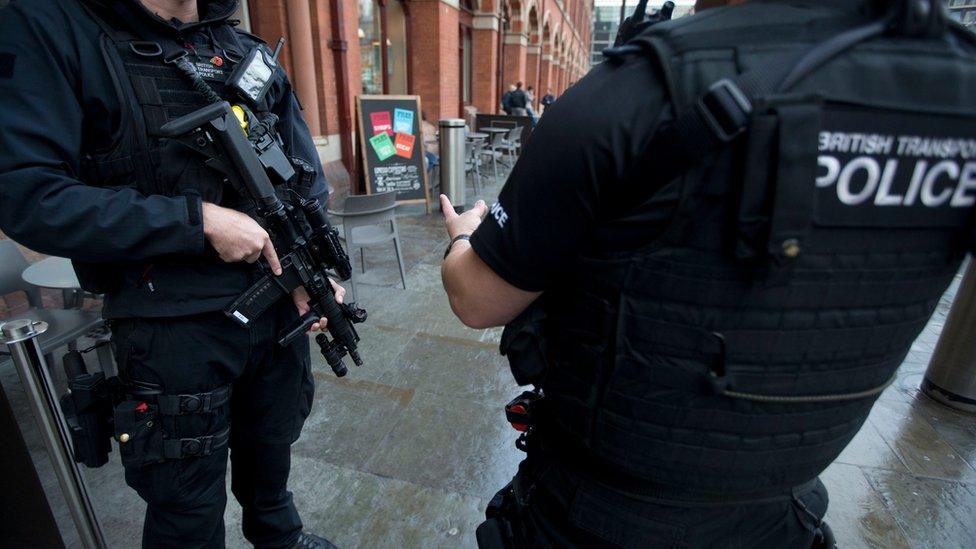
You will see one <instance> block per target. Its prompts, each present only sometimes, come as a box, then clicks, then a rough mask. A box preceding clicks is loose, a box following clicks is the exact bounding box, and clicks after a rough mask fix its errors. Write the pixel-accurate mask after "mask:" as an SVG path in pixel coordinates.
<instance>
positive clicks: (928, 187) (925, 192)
mask: <svg viewBox="0 0 976 549" xmlns="http://www.w3.org/2000/svg"><path fill="white" fill-rule="evenodd" d="M942 174H945V175H947V176H949V178H950V179H956V178H958V177H959V165H958V164H956V163H955V162H951V161H949V160H943V161H942V162H939V163H938V164H936V165H935V166H932V170H931V171H929V173H928V174H926V176H925V180H924V181H922V204H924V205H926V206H928V207H929V208H936V207H938V206H941V205H942V204H944V203H945V201H946V200H949V197H950V196H952V188H951V187H947V188H945V189H943V190H942V192H941V193H939V194H935V192H934V189H933V187H935V183H936V180H937V179H938V178H939V176H940V175H942Z"/></svg>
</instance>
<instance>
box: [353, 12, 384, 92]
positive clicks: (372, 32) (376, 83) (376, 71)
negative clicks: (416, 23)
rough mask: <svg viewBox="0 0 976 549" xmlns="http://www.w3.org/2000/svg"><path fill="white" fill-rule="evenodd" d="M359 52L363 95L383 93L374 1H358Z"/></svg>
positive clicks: (381, 61) (381, 65)
mask: <svg viewBox="0 0 976 549" xmlns="http://www.w3.org/2000/svg"><path fill="white" fill-rule="evenodd" d="M358 3H359V31H358V33H359V51H360V55H361V57H362V70H363V93H365V94H380V93H383V60H382V57H381V55H382V53H381V51H380V7H379V4H378V3H377V2H376V0H358Z"/></svg>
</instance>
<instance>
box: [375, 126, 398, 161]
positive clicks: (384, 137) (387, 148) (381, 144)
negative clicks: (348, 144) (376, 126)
mask: <svg viewBox="0 0 976 549" xmlns="http://www.w3.org/2000/svg"><path fill="white" fill-rule="evenodd" d="M369 144H370V145H372V146H373V150H374V151H376V156H377V157H379V159H380V162H382V161H384V160H386V159H387V158H389V157H391V156H393V155H395V154H396V147H394V146H393V140H392V139H390V134H388V133H381V134H377V135H374V136H373V137H370V138H369Z"/></svg>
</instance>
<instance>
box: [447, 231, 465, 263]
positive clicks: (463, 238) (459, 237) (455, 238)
mask: <svg viewBox="0 0 976 549" xmlns="http://www.w3.org/2000/svg"><path fill="white" fill-rule="evenodd" d="M458 240H471V235H470V234H459V235H457V236H455V237H454V238H452V239H451V243H450V244H448V245H447V249H446V250H444V259H447V254H449V253H451V248H453V247H454V243H455V242H457V241H458Z"/></svg>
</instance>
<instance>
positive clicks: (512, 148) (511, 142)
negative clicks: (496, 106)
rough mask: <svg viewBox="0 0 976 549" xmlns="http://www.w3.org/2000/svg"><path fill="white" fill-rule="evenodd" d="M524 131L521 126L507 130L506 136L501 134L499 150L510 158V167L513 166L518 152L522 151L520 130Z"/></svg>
mask: <svg viewBox="0 0 976 549" xmlns="http://www.w3.org/2000/svg"><path fill="white" fill-rule="evenodd" d="M524 129H525V128H524V127H523V126H516V127H514V128H512V129H511V130H509V132H508V134H502V136H503V138H502V146H501V148H502V150H503V151H504V152H506V153H507V154H509V155H510V156H511V158H512V165H514V164H515V160H516V159H517V158H518V155H519V152H520V151H521V149H522V130H524Z"/></svg>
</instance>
